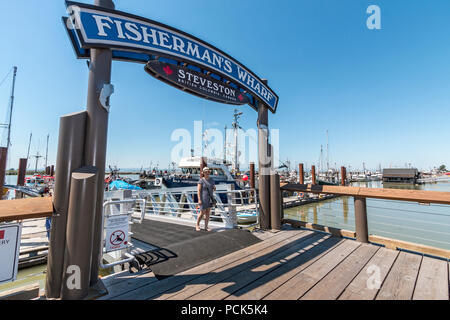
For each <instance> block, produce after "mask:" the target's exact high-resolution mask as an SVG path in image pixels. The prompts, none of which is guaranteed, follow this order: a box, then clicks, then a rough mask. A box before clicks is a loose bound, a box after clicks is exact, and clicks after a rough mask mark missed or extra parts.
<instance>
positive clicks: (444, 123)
mask: <svg viewBox="0 0 450 320" xmlns="http://www.w3.org/2000/svg"><path fill="white" fill-rule="evenodd" d="M83 2H87V3H91V1H83ZM92 2H93V1H92ZM115 4H116V8H117V9H118V10H122V11H126V12H130V13H134V14H137V15H140V16H143V17H147V18H150V19H153V20H156V21H160V22H163V23H165V24H168V25H171V26H174V27H176V28H179V29H181V30H184V31H186V32H188V33H190V34H193V35H195V36H197V37H199V38H201V39H203V40H205V41H207V42H209V43H211V44H213V45H215V46H217V47H218V48H220V49H222V50H224V51H225V52H227V53H228V54H230V55H231V56H233V57H234V58H236V59H237V60H238V61H240V62H242V63H243V64H245V65H246V66H247V67H249V68H250V69H251V70H252V71H254V72H255V73H256V74H257V75H258V76H260V77H261V78H267V79H269V84H270V86H271V87H272V88H273V89H274V90H275V91H276V92H277V93H278V95H279V97H280V103H279V107H278V112H277V114H276V115H272V114H271V115H270V116H269V125H270V127H272V128H278V129H280V140H281V143H280V158H281V160H286V158H289V160H291V162H292V163H293V164H297V163H298V162H304V163H306V164H308V166H309V165H310V164H312V163H313V162H317V161H318V159H319V156H320V145H321V144H323V145H324V149H325V145H326V130H327V129H328V130H329V134H330V162H331V163H332V164H334V163H337V165H338V166H340V165H346V166H348V165H350V166H351V167H352V168H362V163H363V161H364V162H365V163H366V167H368V168H375V167H378V165H379V164H381V165H382V166H383V167H388V166H389V165H392V166H401V165H404V164H405V163H411V164H412V165H413V166H417V167H419V168H423V169H428V168H429V167H433V166H437V165H440V164H442V163H444V164H447V165H450V163H449V161H448V160H449V159H450V148H448V147H447V144H448V141H449V140H450V130H449V122H450V108H449V103H450V23H449V18H450V1H448V0H433V1H419V0H408V1H406V0H404V1H401V0H395V1H392V0H391V1H381V0H371V1H363V0H360V1H357V0H341V1H334V0H322V1H319V0H310V1H303V0H301V1H283V0H280V1H265V0H264V1H261V0H258V1H256V0H254V1H237V0H233V1H208V0H192V1H182V0H178V1H175V0H165V1H152V0H148V1H147V0H146V1H143V0H115ZM371 4H376V5H378V6H379V7H380V8H381V25H382V30H368V29H367V27H366V19H367V17H368V16H369V15H368V14H366V8H367V7H368V6H369V5H371ZM63 15H66V13H65V5H64V1H62V0H46V1H35V0H15V1H0V30H1V31H0V32H1V33H0V34H1V37H0V39H1V41H2V46H1V48H2V50H0V61H1V63H0V81H1V79H2V78H3V77H4V76H5V75H6V74H7V72H8V71H9V70H10V69H11V67H12V66H13V65H17V66H18V68H19V71H18V77H17V88H16V101H15V110H14V114H13V130H12V144H13V146H12V148H11V157H10V164H9V167H17V165H18V159H19V158H20V157H24V156H26V152H27V146H28V138H29V134H30V132H33V143H32V147H31V152H32V154H35V153H36V151H37V150H39V152H40V153H41V154H44V153H45V143H46V135H47V134H50V149H49V163H50V164H53V163H55V157H56V149H57V135H58V127H59V117H60V116H62V115H64V114H68V113H71V112H75V111H79V110H83V109H84V108H85V103H86V90H87V81H88V70H87V67H86V62H85V61H83V60H76V58H75V55H74V53H73V50H72V48H71V44H70V42H69V39H68V37H67V35H66V32H65V30H64V28H63V26H62V23H61V17H62V16H63ZM112 83H113V84H114V86H115V93H114V95H113V96H112V98H111V105H112V108H111V113H110V122H109V136H108V156H107V165H108V164H111V165H118V166H119V167H121V168H130V167H135V168H140V167H141V166H144V167H146V166H148V165H149V164H150V161H153V164H155V163H156V162H159V163H160V166H162V167H166V166H167V164H168V163H169V162H170V151H171V149H172V148H173V146H174V145H175V144H176V143H175V142H172V141H171V140H170V136H171V133H172V131H173V130H175V129H177V128H186V129H188V130H190V131H191V132H192V131H193V121H194V120H203V121H204V123H205V124H209V127H215V128H218V129H223V127H224V126H225V125H228V127H230V124H231V120H232V113H233V107H230V106H227V105H222V104H217V103H214V102H208V101H206V100H201V99H199V98H197V97H194V96H191V95H188V94H185V93H183V92H181V91H178V90H176V89H174V88H172V87H170V86H167V85H165V84H163V83H161V82H159V81H157V80H155V79H153V78H151V77H149V76H148V75H147V74H146V73H145V72H144V70H143V65H140V64H131V63H124V62H114V63H113V74H112ZM10 85H11V81H10V79H8V80H7V81H6V82H5V83H4V84H3V85H2V86H0V122H3V120H4V117H5V116H6V109H7V106H8V96H9V90H10ZM241 110H242V111H243V112H244V116H243V119H242V126H243V127H244V128H245V129H248V128H252V127H253V128H255V126H256V112H254V111H253V109H251V108H250V107H249V106H243V107H241ZM41 164H43V161H42V160H41ZM32 167H34V164H33V165H32Z"/></svg>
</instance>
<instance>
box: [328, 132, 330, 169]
mask: <svg viewBox="0 0 450 320" xmlns="http://www.w3.org/2000/svg"><path fill="white" fill-rule="evenodd" d="M328 170H330V156H329V149H328V129H327V173H328Z"/></svg>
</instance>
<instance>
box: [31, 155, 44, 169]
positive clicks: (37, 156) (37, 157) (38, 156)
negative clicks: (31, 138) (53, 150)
mask: <svg viewBox="0 0 450 320" xmlns="http://www.w3.org/2000/svg"><path fill="white" fill-rule="evenodd" d="M33 157H35V158H36V166H35V167H34V173H37V167H38V161H39V158H42V157H43V156H41V155H39V151H38V152H37V153H36V154H35V155H34V156H33Z"/></svg>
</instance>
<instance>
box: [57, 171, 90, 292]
mask: <svg viewBox="0 0 450 320" xmlns="http://www.w3.org/2000/svg"><path fill="white" fill-rule="evenodd" d="M97 180H98V170H97V168H95V167H83V168H80V169H77V170H75V171H74V172H73V173H72V181H71V185H70V199H69V210H68V219H67V235H66V251H65V259H64V275H63V283H62V291H61V299H63V300H79V299H83V298H85V297H86V296H87V295H88V292H89V280H90V277H91V272H90V271H91V270H90V269H91V259H92V254H91V253H92V238H93V236H94V234H93V228H94V218H95V217H94V216H93V215H92V212H94V210H95V204H96V201H95V200H96V197H97V193H96V187H97ZM86 228H89V229H86ZM76 273H78V274H76ZM75 276H78V279H77V278H75Z"/></svg>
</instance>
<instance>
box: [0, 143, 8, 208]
mask: <svg viewBox="0 0 450 320" xmlns="http://www.w3.org/2000/svg"><path fill="white" fill-rule="evenodd" d="M7 156H8V148H0V200H1V198H2V196H3V185H4V183H5V175H6V158H7Z"/></svg>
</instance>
